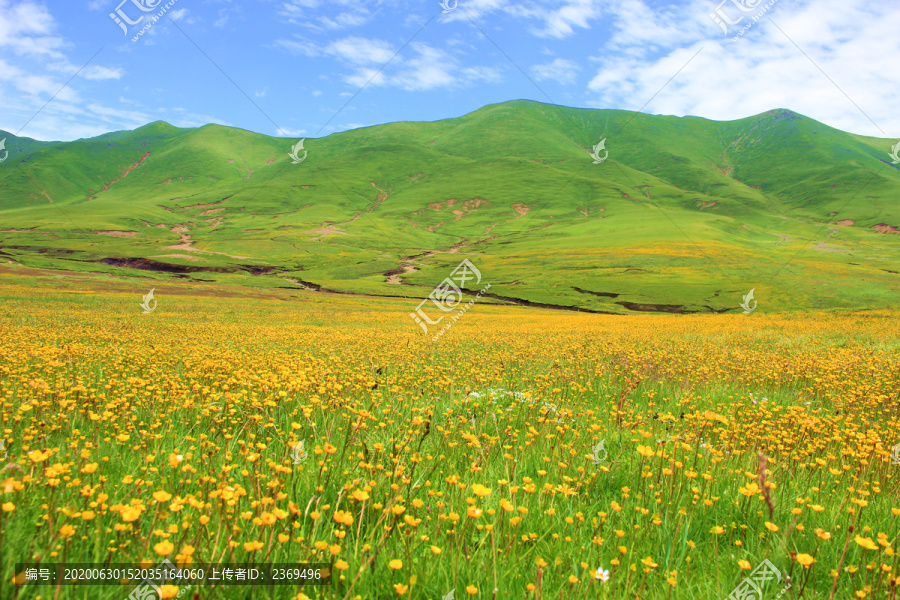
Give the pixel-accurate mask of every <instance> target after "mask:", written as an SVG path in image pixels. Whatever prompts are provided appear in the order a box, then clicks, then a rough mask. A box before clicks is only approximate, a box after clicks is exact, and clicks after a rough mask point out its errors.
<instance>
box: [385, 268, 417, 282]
mask: <svg viewBox="0 0 900 600" xmlns="http://www.w3.org/2000/svg"><path fill="white" fill-rule="evenodd" d="M418 270H419V269H417V268H415V267H414V266H412V265H410V264H408V263H402V264H401V265H400V268H399V269H394V270H393V271H388V272H387V273H385V275H386V276H387V279H385V280H384V281H385V282H386V283H393V284H394V285H401V284H402V283H403V281H402V280H401V279H400V275H403V274H409V273H415V272H417V271H418Z"/></svg>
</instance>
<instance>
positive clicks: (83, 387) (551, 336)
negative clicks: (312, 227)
mask: <svg viewBox="0 0 900 600" xmlns="http://www.w3.org/2000/svg"><path fill="white" fill-rule="evenodd" d="M0 276H2V287H0V300H2V304H3V307H4V310H3V313H2V314H0V372H2V378H0V394H2V398H0V403H2V404H0V416H2V421H3V428H4V429H3V436H4V438H5V441H6V449H7V451H8V456H7V458H6V460H5V462H4V464H3V465H2V466H0V469H2V471H0V482H2V487H0V506H2V510H0V546H2V547H3V552H2V558H0V572H2V585H0V590H2V598H3V599H7V598H15V599H17V600H18V599H26V598H27V599H33V598H38V597H39V598H42V599H47V598H54V599H57V600H75V599H78V600H82V599H88V598H89V599H91V600H95V599H96V600H112V599H114V598H115V599H120V598H123V597H125V595H126V594H127V593H128V592H130V590H131V589H132V586H131V585H128V586H123V587H65V586H64V587H60V588H59V589H57V588H55V587H52V586H43V587H42V586H40V585H36V584H34V583H25V584H24V585H14V584H13V580H14V577H16V576H17V574H16V573H15V572H14V571H15V569H14V563H15V562H19V561H25V560H33V561H43V562H62V561H67V562H107V561H111V562H139V561H144V560H145V561H148V564H154V565H155V564H156V563H157V562H158V561H160V560H161V559H162V558H163V557H167V558H169V559H170V560H171V561H173V562H176V563H178V564H191V563H202V562H218V561H223V560H224V561H229V560H230V561H233V562H239V561H266V562H296V561H305V560H309V561H311V560H316V561H322V562H327V563H329V564H330V565H331V568H332V569H333V573H334V574H335V576H334V579H335V580H334V583H333V585H332V586H331V587H329V588H325V589H313V590H311V589H309V588H306V589H304V590H297V589H288V588H279V589H277V590H276V591H275V592H273V593H270V592H268V591H267V590H266V588H249V587H231V588H228V589H227V590H225V589H222V588H210V587H202V588H199V589H197V588H192V589H189V590H187V592H188V594H189V596H187V597H192V598H203V599H206V598H259V599H263V598H278V599H282V598H285V599H286V598H300V599H301V600H302V599H303V598H304V597H305V596H304V595H303V594H304V593H305V594H306V595H308V596H309V597H311V598H323V599H328V600H330V599H339V598H340V599H344V598H346V599H350V598H356V599H359V600H362V599H370V598H378V599H382V598H385V599H386V598H414V599H438V598H442V597H445V596H446V595H447V594H448V593H449V592H450V591H451V590H455V596H456V598H469V597H471V598H491V599H494V598H526V599H546V600H550V599H554V600H555V599H557V598H565V599H567V600H568V599H579V598H604V599H612V598H640V599H644V600H662V599H666V600H670V599H682V600H694V599H700V598H702V599H718V598H725V597H727V596H728V594H729V593H730V592H731V590H732V589H733V588H735V587H736V586H737V585H738V584H739V582H740V581H741V580H742V578H743V577H745V576H746V575H747V574H748V573H749V572H750V571H751V570H752V568H753V567H755V566H756V565H758V564H760V563H761V562H762V561H763V560H764V559H768V560H769V561H771V562H772V563H773V564H774V565H775V566H776V567H777V569H778V570H779V571H780V573H781V576H782V580H781V582H780V583H779V582H775V581H772V582H770V583H769V584H768V586H767V587H766V588H765V590H764V591H765V598H775V597H776V596H778V597H780V598H804V599H807V600H816V599H827V598H840V599H847V598H855V597H859V598H885V599H887V598H890V599H892V600H893V599H895V598H896V595H897V584H898V582H900V579H898V576H900V572H898V571H900V565H898V561H897V556H896V553H895V548H896V545H897V541H898V534H900V527H898V524H900V501H898V497H900V491H898V488H900V465H897V464H893V463H892V459H891V456H890V454H891V451H892V448H893V447H894V446H895V445H896V444H898V442H900V439H898V433H897V432H898V425H900V404H898V394H900V361H898V357H900V345H898V341H897V340H898V339H900V336H898V333H900V331H898V327H900V326H898V325H897V323H898V321H897V318H896V317H897V314H896V313H895V312H889V311H874V310H873V311H829V312H809V313H800V312H795V313H791V314H781V315H772V314H766V313H763V312H761V311H757V312H755V313H753V314H751V315H749V316H744V315H728V314H723V315H687V316H685V315H643V316H611V315H589V314H583V313H582V314H572V313H560V312H558V311H545V310H537V309H526V308H511V307H504V306H498V305H492V304H489V303H487V301H485V302H479V303H478V304H477V305H476V306H475V307H474V308H473V309H472V310H470V311H469V312H468V313H467V314H466V315H465V317H464V318H462V319H460V320H459V321H458V322H456V323H455V324H454V326H453V328H452V329H450V330H449V331H448V333H447V334H446V335H444V336H443V337H442V338H441V339H440V340H439V341H438V342H437V343H433V342H432V341H431V340H430V338H428V337H425V336H422V334H421V331H420V330H419V329H418V327H417V326H416V325H415V324H414V323H413V322H412V320H411V319H410V318H409V314H408V313H409V312H410V311H411V310H412V309H413V307H414V306H415V304H416V303H415V302H413V301H407V300H403V299H377V298H358V297H348V296H342V295H335V294H326V293H314V292H302V291H300V292H298V291H296V290H278V289H274V288H269V289H263V290H260V289H255V288H253V289H251V288H248V287H246V286H239V285H235V286H229V285H222V284H215V285H213V284H204V283H198V282H167V283H166V284H165V285H164V286H162V287H161V288H160V289H157V290H156V292H157V293H156V297H157V299H158V301H159V304H158V306H157V308H156V309H155V310H154V311H153V312H151V313H150V314H146V315H144V314H141V309H140V307H139V306H138V304H139V302H140V299H141V295H142V294H144V293H146V292H147V291H148V288H147V287H143V286H145V282H144V281H129V280H126V279H111V278H107V277H105V276H102V275H87V274H85V275H76V276H72V275H67V276H65V277H58V276H57V275H56V274H53V273H35V272H31V271H25V270H23V269H16V268H4V269H3V271H2V273H0ZM129 285H131V286H134V288H135V291H129V290H127V289H126V288H127V286H129ZM138 287H140V288H141V289H140V290H139V291H138V290H137V288H138ZM300 441H303V442H304V447H305V449H306V451H307V452H308V457H307V458H306V459H305V460H303V461H300V462H299V463H297V464H295V462H296V461H295V460H293V457H292V453H291V450H292V448H294V447H296V446H297V444H298V443H299V442H300ZM601 441H602V442H603V444H604V446H603V450H604V452H605V454H602V455H601V453H600V452H598V450H597V448H598V444H599V443H600V442H601ZM598 567H599V568H602V569H604V571H608V580H607V581H603V580H601V579H597V578H596V577H595V575H596V574H597V569H598ZM18 581H19V582H20V583H21V574H19V580H18ZM788 582H789V583H790V589H788V590H787V591H786V592H782V590H784V588H785V586H786V584H787V583H788ZM165 592H166V597H173V596H174V595H176V594H177V592H178V589H177V588H174V589H169V588H166V589H165ZM779 593H780V594H781V595H780V596H779ZM182 597H185V596H182Z"/></svg>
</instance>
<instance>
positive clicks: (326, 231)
mask: <svg viewBox="0 0 900 600" xmlns="http://www.w3.org/2000/svg"><path fill="white" fill-rule="evenodd" d="M309 233H314V234H315V235H316V236H318V237H316V238H313V239H312V240H311V241H313V242H319V241H321V240H322V238H323V237H325V236H326V235H332V234H340V235H347V232H346V231H341V230H340V229H339V228H338V226H337V225H325V226H324V227H320V228H319V229H311V230H310V231H309Z"/></svg>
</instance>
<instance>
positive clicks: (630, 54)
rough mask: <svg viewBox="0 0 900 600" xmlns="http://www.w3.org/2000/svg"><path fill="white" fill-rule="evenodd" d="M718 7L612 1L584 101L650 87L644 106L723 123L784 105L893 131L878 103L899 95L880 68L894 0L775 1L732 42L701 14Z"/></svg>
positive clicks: (642, 92)
mask: <svg viewBox="0 0 900 600" xmlns="http://www.w3.org/2000/svg"><path fill="white" fill-rule="evenodd" d="M716 5H717V3H716V4H713V3H708V2H705V1H703V2H699V1H694V2H693V3H691V4H688V5H685V6H684V8H683V9H681V10H680V11H678V12H660V11H649V10H645V9H646V6H645V5H643V3H642V2H641V1H640V0H624V2H622V3H621V4H619V5H617V7H616V8H614V9H612V10H613V11H614V13H615V15H616V19H615V20H614V24H615V27H616V28H617V32H616V34H615V35H614V36H613V38H612V40H611V43H610V45H609V46H607V47H602V48H600V47H598V48H597V57H596V58H595V60H596V61H597V62H598V63H600V67H599V68H598V69H597V70H596V74H595V75H594V77H593V78H592V79H591V81H590V83H589V84H588V90H589V91H590V93H591V96H592V100H591V101H589V102H588V104H589V105H591V106H595V107H603V108H610V107H614V108H625V109H630V110H637V109H639V108H640V107H641V105H642V104H644V103H645V102H647V101H648V100H650V99H651V97H653V95H654V94H657V92H658V95H657V96H656V97H655V98H654V99H653V100H652V101H650V103H649V104H648V106H647V108H646V109H645V112H651V113H661V114H675V115H686V114H691V115H698V116H703V117H707V118H710V119H715V120H730V119H739V118H743V117H747V116H750V115H755V114H759V113H762V112H764V111H766V110H769V109H772V108H789V109H791V110H794V111H796V112H799V113H802V114H804V115H807V116H809V117H812V118H814V119H817V120H819V121H822V122H824V123H827V124H828V125H831V126H832V127H837V128H840V129H844V130H847V131H852V132H854V133H861V134H866V135H874V136H886V135H887V136H890V135H891V134H893V135H894V136H896V135H898V134H900V113H897V111H896V110H895V106H893V104H892V103H888V102H885V100H884V99H886V98H897V97H900V81H898V80H897V79H896V77H893V76H892V75H888V74H887V71H886V68H888V67H887V65H888V64H891V63H890V62H889V61H892V60H893V58H892V57H896V56H900V37H898V36H897V35H896V31H897V30H898V28H900V6H898V5H895V4H887V3H884V4H873V3H870V2H866V0H817V1H816V2H815V3H812V2H802V1H800V0H793V1H791V2H788V1H787V0H780V1H779V2H777V3H776V4H775V5H774V6H773V7H772V8H771V9H770V10H769V11H768V13H767V14H766V16H765V17H764V18H762V19H760V20H759V22H757V23H755V24H754V25H753V27H752V28H751V29H750V30H749V31H748V32H747V33H746V34H745V35H744V36H743V38H742V39H740V40H738V41H732V40H731V39H730V38H728V39H725V40H723V39H722V31H721V30H720V29H719V28H718V26H717V25H716V24H715V23H713V21H712V20H711V19H710V18H709V16H708V14H709V12H711V9H712V8H715V6H716ZM735 16H736V15H735ZM770 18H771V21H770ZM747 20H748V19H745V21H747ZM776 24H777V27H776ZM740 25H743V23H741V24H739V26H740ZM779 27H780V28H781V29H782V30H783V31H784V33H782V32H781V31H779V29H778V28H779ZM735 33H736V30H735ZM795 44H796V45H795ZM797 46H799V48H800V49H798V47H797ZM610 48H612V49H613V50H614V52H610V51H609V50H610ZM701 48H702V51H701V52H700V53H699V54H698V55H697V56H696V58H694V59H693V60H692V61H691V62H690V64H689V65H687V66H685V65H686V64H687V63H688V61H689V59H690V58H691V56H692V55H694V54H695V53H696V52H697V51H698V50H700V49H701ZM801 50H802V51H801ZM804 53H805V54H804ZM810 59H812V61H815V63H816V64H817V65H818V67H817V66H816V64H813V62H812V61H811V60H810ZM819 67H820V68H821V71H820V70H819ZM679 69H683V70H682V71H681V72H680V73H679V74H678V75H677V76H676V77H675V78H674V80H673V81H672V83H670V84H668V85H666V81H667V80H668V79H669V78H671V77H672V76H673V75H675V74H676V72H678V71H679ZM822 71H824V73H825V74H823V73H822ZM826 74H827V76H826ZM664 86H665V87H664ZM848 97H849V98H848ZM854 103H855V104H856V105H858V106H859V108H857V106H855V105H854ZM860 109H861V110H860ZM863 112H865V113H866V114H868V116H869V117H870V118H871V119H872V120H873V121H874V122H875V123H876V124H877V126H876V125H873V124H872V123H871V122H870V121H869V119H868V118H867V117H866V116H865V115H864V114H863ZM879 127H880V129H879Z"/></svg>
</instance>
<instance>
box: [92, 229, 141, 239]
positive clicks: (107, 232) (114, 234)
mask: <svg viewBox="0 0 900 600" xmlns="http://www.w3.org/2000/svg"><path fill="white" fill-rule="evenodd" d="M94 233H95V234H97V235H106V236H109V237H115V238H133V237H134V236H136V235H137V234H138V232H137V231H113V230H105V231H95V232H94Z"/></svg>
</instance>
